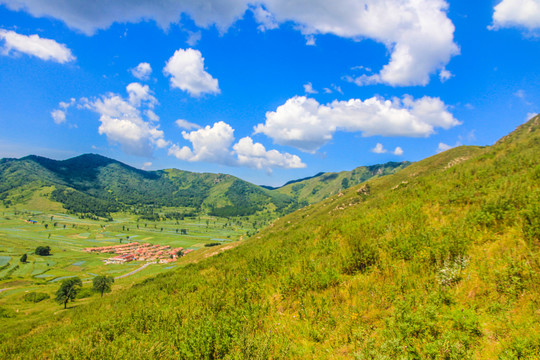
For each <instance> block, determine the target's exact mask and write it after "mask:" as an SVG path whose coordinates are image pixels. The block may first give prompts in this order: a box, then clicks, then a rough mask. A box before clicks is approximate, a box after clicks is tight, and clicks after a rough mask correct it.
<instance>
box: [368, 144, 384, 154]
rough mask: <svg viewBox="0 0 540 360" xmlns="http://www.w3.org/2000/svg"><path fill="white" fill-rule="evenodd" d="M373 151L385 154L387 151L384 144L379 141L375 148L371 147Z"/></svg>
mask: <svg viewBox="0 0 540 360" xmlns="http://www.w3.org/2000/svg"><path fill="white" fill-rule="evenodd" d="M371 152H374V153H375V154H384V153H385V152H386V149H385V148H384V147H383V144H381V143H377V145H375V147H374V148H373V149H371Z"/></svg>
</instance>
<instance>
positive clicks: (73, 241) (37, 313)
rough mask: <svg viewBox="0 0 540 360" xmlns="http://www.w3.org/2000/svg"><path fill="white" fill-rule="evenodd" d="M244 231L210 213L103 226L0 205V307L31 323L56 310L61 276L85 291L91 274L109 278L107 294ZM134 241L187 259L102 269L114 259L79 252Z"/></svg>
mask: <svg viewBox="0 0 540 360" xmlns="http://www.w3.org/2000/svg"><path fill="white" fill-rule="evenodd" d="M250 231H251V232H253V231H254V229H253V228H252V223H251V222H247V221H240V220H235V221H228V220H227V219H223V218H214V217H211V216H200V217H198V216H197V217H191V218H188V217H186V218H185V219H184V220H180V221H177V220H172V221H160V222H150V221H148V222H142V221H138V222H137V219H136V218H134V217H133V216H130V215H129V214H116V216H115V219H114V220H113V221H112V222H105V221H95V220H89V219H80V218H79V217H77V216H75V215H70V214H66V213H62V212H59V211H30V210H16V209H15V208H0V307H2V308H4V309H8V310H9V311H15V312H23V313H25V314H26V315H27V320H28V322H29V323H31V322H32V321H33V319H35V318H39V317H43V316H48V315H47V314H49V315H50V314H51V313H53V312H54V311H57V310H58V305H57V304H55V303H54V293H55V291H56V290H57V289H58V287H59V285H60V283H61V281H62V280H64V279H67V278H70V277H75V276H78V277H80V278H81V279H82V280H83V284H84V286H83V289H84V288H88V289H90V287H91V280H92V279H93V278H94V277H95V276H97V275H109V276H113V277H115V278H117V279H116V282H115V284H114V286H113V291H120V290H122V289H125V288H128V287H130V286H132V285H133V284H134V283H137V282H140V281H142V280H143V279H145V278H147V277H150V276H154V275H156V274H158V273H162V272H168V271H171V270H172V269H175V268H178V267H181V266H185V265H186V264H188V263H190V262H195V261H197V260H198V258H201V257H207V256H209V255H211V254H214V253H217V252H219V251H222V249H223V248H230V247H233V246H236V244H238V243H239V240H241V239H242V238H243V236H244V235H245V234H246V233H247V232H250ZM135 242H139V243H141V244H142V243H145V244H149V246H161V247H170V248H171V249H177V248H183V249H184V250H185V252H186V253H187V254H186V255H185V256H184V257H182V258H180V259H179V261H174V262H170V263H158V261H148V263H149V264H148V265H146V264H147V261H131V262H127V263H124V264H105V262H104V260H106V259H109V258H111V257H113V256H115V255H113V254H110V253H96V252H85V251H84V249H86V248H96V247H104V246H117V245H121V244H127V243H135ZM218 243H219V244H223V245H222V246H215V247H214V246H213V247H205V244H214V245H215V244H218ZM38 246H49V247H50V248H51V255H49V256H38V255H36V254H34V251H35V249H36V248H37V247H38ZM190 251H192V252H191V253H190ZM23 254H27V260H26V262H24V263H23V262H21V257H22V255H23ZM171 260H173V259H171ZM135 270H140V271H135ZM126 275H127V276H126ZM30 292H39V293H46V294H48V295H50V299H47V300H45V301H42V302H40V303H38V304H34V303H32V304H31V303H26V302H24V301H22V297H23V296H24V295H25V294H27V293H30ZM91 295H92V293H91V292H90V291H89V290H87V291H83V292H82V297H87V296H91ZM82 302H84V300H83V299H80V300H77V301H76V302H74V303H72V305H71V306H77V305H78V304H79V303H82Z"/></svg>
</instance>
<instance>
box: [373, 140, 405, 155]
mask: <svg viewBox="0 0 540 360" xmlns="http://www.w3.org/2000/svg"><path fill="white" fill-rule="evenodd" d="M371 152H373V153H375V154H385V153H387V152H388V150H386V149H385V148H384V146H383V144H381V143H377V145H375V147H374V148H373V149H371ZM392 154H394V155H397V156H401V155H403V149H402V148H400V147H399V146H397V147H396V148H395V149H394V151H392Z"/></svg>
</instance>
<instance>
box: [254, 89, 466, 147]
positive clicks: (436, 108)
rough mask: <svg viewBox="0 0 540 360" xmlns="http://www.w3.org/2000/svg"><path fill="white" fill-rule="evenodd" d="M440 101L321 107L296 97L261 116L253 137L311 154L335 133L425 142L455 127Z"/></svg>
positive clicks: (346, 103)
mask: <svg viewBox="0 0 540 360" xmlns="http://www.w3.org/2000/svg"><path fill="white" fill-rule="evenodd" d="M459 124H460V122H459V121H458V120H456V119H455V118H454V117H453V116H452V114H450V113H449V112H448V110H447V106H446V105H445V104H444V103H443V102H442V101H441V100H440V99H439V98H431V97H427V96H425V97H423V98H420V99H417V100H414V99H413V98H412V97H410V96H404V97H403V98H402V99H399V98H393V99H392V100H384V99H381V98H377V97H372V98H369V99H366V100H361V99H350V100H348V101H337V100H336V101H333V102H332V103H329V104H327V105H321V104H319V103H318V102H317V101H316V100H314V99H310V98H307V97H305V96H295V97H293V98H291V99H289V100H287V102H286V103H285V104H283V105H281V106H279V107H278V108H277V109H276V111H269V112H267V113H266V122H265V123H264V124H258V125H257V126H256V127H255V128H254V130H255V133H263V134H265V135H267V136H269V137H270V138H272V139H273V140H274V142H276V143H278V144H280V145H288V146H293V147H295V148H298V149H300V150H302V151H305V152H310V153H314V152H315V151H316V150H317V149H319V148H320V147H321V146H323V145H324V144H326V143H327V142H329V141H330V140H332V137H333V134H334V133H335V132H336V131H347V132H361V133H362V135H363V136H375V135H381V136H407V137H422V136H423V137H427V136H430V135H431V134H433V133H435V129H436V128H438V127H440V128H443V129H449V128H451V127H453V126H456V125H459Z"/></svg>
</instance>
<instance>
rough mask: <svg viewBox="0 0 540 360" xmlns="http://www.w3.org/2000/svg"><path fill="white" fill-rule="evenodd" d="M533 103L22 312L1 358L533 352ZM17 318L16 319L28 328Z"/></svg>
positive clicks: (537, 160) (536, 213) (539, 197)
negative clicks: (270, 219)
mask: <svg viewBox="0 0 540 360" xmlns="http://www.w3.org/2000/svg"><path fill="white" fill-rule="evenodd" d="M538 154H540V116H537V117H535V118H534V119H532V120H531V121H529V122H528V123H527V124H524V125H523V126H521V127H519V128H518V129H517V130H516V131H515V132H513V133H512V134H511V135H509V136H507V137H505V138H503V139H501V140H500V141H499V142H498V143H496V144H495V145H493V146H490V147H483V148H482V147H467V146H461V147H458V148H454V149H451V150H448V151H446V152H444V153H441V154H438V155H435V156H433V157H430V158H428V159H425V160H423V161H420V162H418V163H415V164H412V165H410V166H409V167H407V168H406V169H404V170H401V171H399V172H397V173H395V174H393V175H389V176H385V177H382V178H378V179H373V180H370V181H368V182H367V183H366V184H362V185H358V186H356V187H352V188H350V189H348V190H346V191H344V192H343V194H339V195H336V196H333V197H332V198H329V199H326V200H324V201H322V202H321V203H318V204H315V205H312V206H308V207H306V208H303V209H301V210H299V211H296V212H294V213H293V214H290V215H287V216H285V217H283V218H281V219H279V220H277V221H276V222H275V223H274V224H272V225H271V226H270V227H268V228H266V229H264V230H263V231H261V232H260V233H259V234H258V235H257V236H256V237H252V238H251V239H249V240H247V241H245V242H244V243H242V244H241V245H239V246H238V247H236V248H235V249H232V250H229V251H227V252H224V253H222V254H220V255H219V256H215V257H211V258H207V259H206V260H203V261H200V262H199V263H196V264H189V265H187V266H185V267H183V268H180V269H178V270H176V271H174V272H170V273H166V274H163V275H160V276H157V277H155V278H153V279H148V280H147V281H145V282H144V283H142V284H139V285H136V286H133V287H132V288H131V289H130V290H129V291H125V292H122V293H113V294H111V295H110V296H108V297H104V298H103V299H94V300H92V301H89V302H88V303H87V304H86V305H85V306H79V307H77V308H75V309H72V310H69V311H63V312H61V313H59V314H58V315H55V316H56V317H55V318H52V319H51V320H49V321H48V322H47V323H44V324H35V323H31V324H30V323H29V324H26V323H24V322H22V323H21V324H22V325H21V326H19V327H18V328H17V329H10V333H9V334H7V335H5V336H4V337H3V343H2V345H1V347H0V355H1V356H2V357H4V358H28V359H35V358H74V359H79V358H95V359H98V358H99V359H113V358H138V359H151V358H170V359H177V358H181V359H215V358H231V359H251V358H253V359H268V358H273V359H278V358H282V359H291V358H293V359H309V358H312V359H320V358H327V359H351V358H357V359H472V358H476V359H497V358H498V359H537V358H539V356H540V323H539V321H538V309H539V308H540V289H539V288H538V284H540V278H539V276H540V265H539V264H540V258H539V251H540V157H539V156H538ZM30 330H31V331H30Z"/></svg>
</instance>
